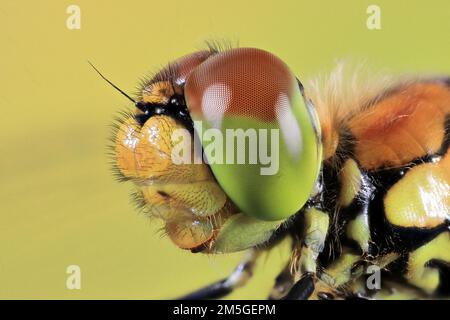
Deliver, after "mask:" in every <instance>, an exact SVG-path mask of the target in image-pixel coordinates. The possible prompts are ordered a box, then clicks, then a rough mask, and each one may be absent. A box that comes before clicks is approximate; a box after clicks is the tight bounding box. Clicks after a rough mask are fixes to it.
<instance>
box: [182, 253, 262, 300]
mask: <svg viewBox="0 0 450 320" xmlns="http://www.w3.org/2000/svg"><path fill="white" fill-rule="evenodd" d="M258 255H259V252H257V251H256V250H255V249H251V250H250V251H249V252H247V254H246V255H245V256H244V258H243V260H242V261H241V263H239V265H238V266H237V267H236V269H235V270H234V272H233V273H232V274H231V275H230V276H229V277H228V278H225V279H223V280H220V281H218V282H215V283H213V284H211V285H209V286H206V287H204V288H201V289H199V290H197V291H194V292H192V293H189V294H187V295H185V296H183V297H180V298H178V299H179V300H206V299H218V298H222V297H224V296H226V295H228V294H230V293H231V292H232V291H233V290H234V289H236V288H239V287H242V286H244V285H245V284H246V283H247V281H248V279H250V278H251V276H252V275H253V267H254V265H255V261H256V259H257V257H258Z"/></svg>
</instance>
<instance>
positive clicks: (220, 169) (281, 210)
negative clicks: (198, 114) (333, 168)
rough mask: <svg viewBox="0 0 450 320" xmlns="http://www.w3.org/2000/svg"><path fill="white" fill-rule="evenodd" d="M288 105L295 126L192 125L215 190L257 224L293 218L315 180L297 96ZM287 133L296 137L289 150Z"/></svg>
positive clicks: (313, 155)
mask: <svg viewBox="0 0 450 320" xmlns="http://www.w3.org/2000/svg"><path fill="white" fill-rule="evenodd" d="M291 105H293V108H292V109H291V112H292V113H291V120H294V121H295V122H293V123H291V124H289V123H288V124H287V125H285V126H284V127H283V126H280V123H278V122H266V121H261V120H258V119H252V118H246V117H243V116H230V115H227V116H225V117H224V118H223V119H222V120H221V123H220V129H214V128H211V127H212V126H211V125H210V124H209V123H208V122H207V121H195V122H194V124H195V128H196V132H197V135H198V137H199V139H200V141H201V143H202V146H203V150H204V156H205V158H206V160H207V161H208V163H209V165H210V167H211V169H212V171H213V173H214V175H215V177H216V179H217V181H218V182H219V184H220V186H221V187H222V188H223V190H224V191H225V193H226V194H227V195H228V196H229V197H230V198H231V199H232V200H233V201H234V203H235V204H236V205H237V206H238V207H239V208H240V210H241V211H242V212H243V213H245V214H247V215H250V216H252V217H255V218H257V219H261V220H280V219H285V218H287V217H289V216H291V215H293V214H295V213H296V212H297V211H298V210H299V209H301V207H302V206H303V205H304V204H305V202H306V201H307V199H308V198H309V196H310V195H311V191H312V189H313V187H314V184H315V181H316V179H317V175H318V172H319V168H320V162H321V151H320V150H321V149H320V148H321V146H320V145H319V143H318V140H317V137H316V133H315V132H314V128H313V126H312V124H311V119H310V116H309V114H308V113H307V109H306V107H305V105H304V102H303V98H302V97H301V95H300V92H298V96H296V97H294V99H293V101H292V102H291ZM194 119H195V117H194ZM215 125H217V124H215ZM289 126H291V127H289ZM296 128H297V131H296ZM290 134H297V135H298V138H299V140H298V141H294V142H295V143H296V145H294V148H293V146H292V142H291V141H289V139H291V136H289V135H290Z"/></svg>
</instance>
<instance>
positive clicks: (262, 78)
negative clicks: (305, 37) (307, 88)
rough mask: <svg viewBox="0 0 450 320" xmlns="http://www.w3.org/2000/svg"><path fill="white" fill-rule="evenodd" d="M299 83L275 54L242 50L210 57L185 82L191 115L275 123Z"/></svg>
mask: <svg viewBox="0 0 450 320" xmlns="http://www.w3.org/2000/svg"><path fill="white" fill-rule="evenodd" d="M296 85H297V84H296V79H295V76H294V75H293V74H292V72H291V71H290V70H289V68H288V66H287V65H286V64H285V63H284V62H283V61H281V60H280V59H279V58H278V57H276V56H274V55H273V54H271V53H269V52H267V51H263V50H260V49H254V48H239V49H233V50H229V51H225V52H221V53H217V54H215V55H214V56H211V57H210V58H208V59H207V60H206V61H204V62H203V63H201V64H200V65H199V66H198V67H197V68H195V69H194V70H193V71H192V73H191V74H190V75H189V76H188V78H187V79H186V87H185V96H186V100H187V101H188V107H189V109H190V112H191V113H194V114H203V115H206V116H207V117H208V115H213V114H217V115H218V116H219V115H220V116H227V115H229V116H233V115H235V116H246V117H250V118H256V119H258V120H262V121H268V122H272V121H276V108H277V106H279V105H280V99H284V98H286V97H288V98H289V97H291V94H292V92H293V90H294V89H295V88H296Z"/></svg>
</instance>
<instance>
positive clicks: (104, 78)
mask: <svg viewBox="0 0 450 320" xmlns="http://www.w3.org/2000/svg"><path fill="white" fill-rule="evenodd" d="M88 63H89V64H90V65H91V67H92V68H94V70H95V71H96V72H97V73H98V74H99V75H100V77H102V78H103V80H105V81H106V82H108V83H109V84H110V85H111V86H112V87H113V88H114V89H116V90H117V91H119V92H120V93H121V94H123V95H124V96H125V97H127V98H128V99H129V100H130V101H132V102H133V103H134V104H136V101H134V99H133V98H131V97H130V96H129V95H127V94H126V93H125V92H124V91H122V90H121V89H120V88H119V87H117V86H116V85H115V84H114V83H112V82H111V81H109V80H108V79H107V78H106V77H105V76H104V75H103V74H102V73H101V72H100V71H99V70H98V69H97V68H96V67H95V66H94V65H93V64H92V63H91V62H90V61H88Z"/></svg>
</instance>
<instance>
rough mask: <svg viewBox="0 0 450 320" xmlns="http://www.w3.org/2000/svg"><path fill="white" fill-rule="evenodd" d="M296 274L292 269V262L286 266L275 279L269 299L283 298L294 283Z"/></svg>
mask: <svg viewBox="0 0 450 320" xmlns="http://www.w3.org/2000/svg"><path fill="white" fill-rule="evenodd" d="M294 282H295V280H294V275H293V274H292V270H291V263H288V264H287V265H286V267H284V269H283V271H281V272H280V274H279V275H278V276H277V277H276V279H275V285H274V286H273V288H272V291H271V292H270V295H269V300H279V299H281V298H283V297H284V296H285V295H286V294H287V293H288V291H289V290H290V289H291V288H292V286H293V285H294Z"/></svg>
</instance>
